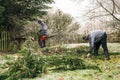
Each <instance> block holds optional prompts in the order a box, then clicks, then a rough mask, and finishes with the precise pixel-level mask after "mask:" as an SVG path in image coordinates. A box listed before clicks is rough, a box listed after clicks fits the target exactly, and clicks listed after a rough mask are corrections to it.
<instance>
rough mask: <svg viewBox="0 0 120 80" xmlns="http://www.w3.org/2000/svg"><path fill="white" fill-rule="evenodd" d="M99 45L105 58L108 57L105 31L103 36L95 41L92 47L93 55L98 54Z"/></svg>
mask: <svg viewBox="0 0 120 80" xmlns="http://www.w3.org/2000/svg"><path fill="white" fill-rule="evenodd" d="M100 45H102V48H103V51H104V54H105V56H106V58H107V59H109V58H110V57H109V53H108V48H107V34H106V33H105V34H104V36H103V38H102V39H101V40H100V41H99V42H97V43H95V47H94V55H96V56H97V55H98V50H99V47H100Z"/></svg>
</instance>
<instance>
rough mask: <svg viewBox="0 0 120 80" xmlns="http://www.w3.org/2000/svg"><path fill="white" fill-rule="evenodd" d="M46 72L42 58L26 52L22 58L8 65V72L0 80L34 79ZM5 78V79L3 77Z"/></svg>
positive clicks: (0, 76)
mask: <svg viewBox="0 0 120 80" xmlns="http://www.w3.org/2000/svg"><path fill="white" fill-rule="evenodd" d="M45 71H46V61H45V59H44V58H42V57H40V56H37V55H33V54H31V52H30V51H26V53H24V54H23V56H21V57H19V58H18V59H17V60H16V61H14V62H12V63H11V64H8V71H6V72H5V73H3V74H5V75H0V79H3V80H4V79H8V80H17V79H19V78H34V77H36V76H38V75H41V74H42V73H44V72H45ZM4 76H5V77H4Z"/></svg>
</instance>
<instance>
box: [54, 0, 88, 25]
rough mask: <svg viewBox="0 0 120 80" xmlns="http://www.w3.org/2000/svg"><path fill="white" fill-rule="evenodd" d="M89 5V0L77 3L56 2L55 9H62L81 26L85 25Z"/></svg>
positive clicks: (73, 1) (67, 1) (68, 1)
mask: <svg viewBox="0 0 120 80" xmlns="http://www.w3.org/2000/svg"><path fill="white" fill-rule="evenodd" d="M89 4H90V3H89V0H83V1H82V2H77V1H75V0H55V4H53V7H54V8H55V9H60V10H61V11H63V12H64V13H68V14H70V15H71V16H73V17H74V18H75V19H76V20H77V21H79V22H80V23H81V24H84V21H85V19H86V17H85V16H84V14H85V12H86V8H88V5H89Z"/></svg>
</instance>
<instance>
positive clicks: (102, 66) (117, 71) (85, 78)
mask: <svg viewBox="0 0 120 80" xmlns="http://www.w3.org/2000/svg"><path fill="white" fill-rule="evenodd" d="M85 45H86V44H85ZM108 48H109V52H110V57H111V60H109V61H107V60H105V56H104V54H103V51H102V49H100V52H99V53H100V56H98V57H92V58H91V59H87V58H85V57H83V56H79V55H77V56H78V57H80V58H81V59H82V60H84V61H85V63H86V65H88V67H87V68H86V69H75V70H48V71H47V72H46V73H45V74H43V75H42V76H41V77H36V78H34V79H30V78H29V79H24V80H120V44H119V43H108ZM85 51H87V49H85ZM83 53H85V52H83ZM80 54H82V52H80ZM86 54H87V53H86ZM86 54H82V55H86ZM14 55H16V54H14ZM72 56H74V55H72ZM13 58H14V57H13V55H1V56H0V71H1V72H2V71H4V70H5V69H2V67H3V66H2V64H3V63H5V62H6V61H9V60H13ZM92 65H94V66H97V67H98V68H99V69H96V68H94V66H92ZM1 72H0V73H1Z"/></svg>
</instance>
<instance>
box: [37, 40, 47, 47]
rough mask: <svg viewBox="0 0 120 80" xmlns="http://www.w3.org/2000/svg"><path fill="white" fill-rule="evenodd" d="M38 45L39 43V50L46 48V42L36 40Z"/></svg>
mask: <svg viewBox="0 0 120 80" xmlns="http://www.w3.org/2000/svg"><path fill="white" fill-rule="evenodd" d="M38 43H39V45H40V47H41V48H44V47H46V41H45V40H40V39H39V40H38Z"/></svg>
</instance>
